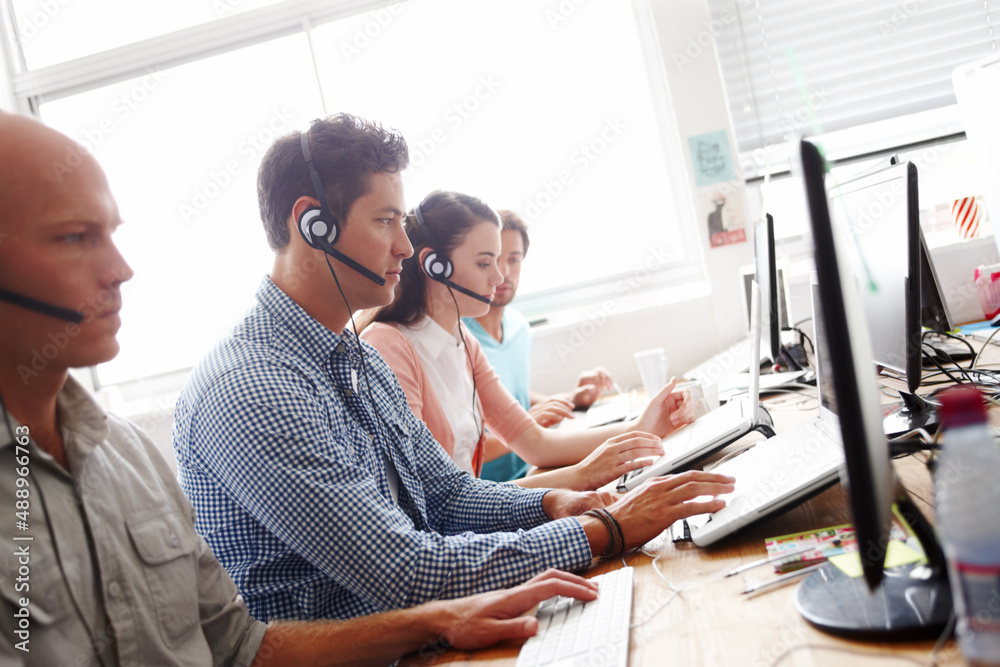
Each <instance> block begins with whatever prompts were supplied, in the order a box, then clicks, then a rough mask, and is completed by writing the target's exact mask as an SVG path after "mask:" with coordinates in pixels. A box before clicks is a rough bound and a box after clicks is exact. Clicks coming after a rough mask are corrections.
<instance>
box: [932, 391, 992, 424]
mask: <svg viewBox="0 0 1000 667" xmlns="http://www.w3.org/2000/svg"><path fill="white" fill-rule="evenodd" d="M940 399H941V407H940V408H939V414H940V416H941V426H942V427H944V428H954V427H957V426H966V425H968V424H980V423H982V422H985V421H986V404H985V402H984V401H983V395H982V394H980V393H979V390H978V389H975V388H973V387H969V386H965V385H959V386H957V387H951V388H949V389H946V390H944V391H943V392H941V395H940Z"/></svg>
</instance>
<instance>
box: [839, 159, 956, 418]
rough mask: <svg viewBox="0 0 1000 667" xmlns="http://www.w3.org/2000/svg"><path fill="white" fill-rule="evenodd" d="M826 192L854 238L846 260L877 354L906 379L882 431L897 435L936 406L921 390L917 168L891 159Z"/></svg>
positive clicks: (933, 415) (883, 364)
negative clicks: (853, 278) (922, 395)
mask: <svg viewBox="0 0 1000 667" xmlns="http://www.w3.org/2000/svg"><path fill="white" fill-rule="evenodd" d="M829 197H830V209H829V210H830V212H831V214H832V216H833V219H834V222H835V223H836V224H837V225H840V226H841V227H842V228H843V229H845V230H846V232H847V234H845V237H846V238H848V239H849V240H850V243H848V244H847V248H845V252H844V257H842V260H841V261H843V262H846V263H847V266H848V267H849V268H850V270H851V271H852V272H853V274H854V276H855V278H856V279H857V281H858V284H859V288H858V291H859V293H860V295H861V303H862V307H863V310H864V314H865V319H866V320H867V324H868V330H869V332H870V334H871V335H872V340H871V345H872V359H873V360H874V361H875V364H876V365H878V366H879V367H881V368H882V369H883V370H884V371H887V372H890V373H893V374H897V375H899V376H901V377H902V378H903V380H904V381H905V383H906V389H904V390H902V391H900V397H901V398H902V399H903V400H902V402H901V403H900V404H899V405H898V406H897V407H896V408H895V409H894V410H892V411H891V412H890V413H889V414H888V415H887V416H886V418H885V422H884V425H883V426H884V428H885V431H886V433H889V434H891V435H896V434H900V433H905V432H907V431H911V430H913V429H916V428H925V427H928V426H931V425H933V424H934V423H936V419H937V418H936V412H935V409H934V405H933V404H931V403H929V402H927V401H925V400H924V399H922V398H920V397H919V396H918V395H917V394H916V390H917V388H918V387H919V386H920V381H921V376H922V368H923V363H922V361H923V359H922V357H923V355H922V348H921V343H920V338H921V307H920V286H921V278H920V275H921V271H920V268H921V261H920V215H919V202H918V199H917V168H916V166H915V165H914V164H913V163H911V162H903V163H900V164H891V165H889V166H887V167H884V168H881V169H878V170H876V171H874V172H869V173H866V174H863V175H861V176H858V177H856V178H852V179H850V180H848V181H845V182H843V183H835V184H833V185H831V186H830V188H829Z"/></svg>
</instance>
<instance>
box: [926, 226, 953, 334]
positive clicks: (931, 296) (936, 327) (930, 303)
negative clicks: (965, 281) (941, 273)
mask: <svg viewBox="0 0 1000 667" xmlns="http://www.w3.org/2000/svg"><path fill="white" fill-rule="evenodd" d="M920 324H921V325H923V326H924V327H925V328H927V329H930V330H931V331H935V332H937V333H946V332H948V331H954V330H955V329H956V327H957V326H958V325H957V324H956V322H955V318H954V317H953V316H952V314H951V308H950V307H949V306H948V302H947V301H945V299H944V294H943V293H942V292H941V280H940V279H939V278H938V275H937V270H936V269H935V268H934V262H933V261H931V253H930V250H929V249H928V248H927V241H926V240H925V239H924V230H923V228H922V227H921V228H920Z"/></svg>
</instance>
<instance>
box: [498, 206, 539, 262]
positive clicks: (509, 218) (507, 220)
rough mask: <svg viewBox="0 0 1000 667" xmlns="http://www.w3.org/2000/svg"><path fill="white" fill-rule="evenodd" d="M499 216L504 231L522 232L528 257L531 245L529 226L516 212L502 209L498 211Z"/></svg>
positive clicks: (525, 253)
mask: <svg viewBox="0 0 1000 667" xmlns="http://www.w3.org/2000/svg"><path fill="white" fill-rule="evenodd" d="M497 215H499V216H500V223H501V224H502V225H503V231H505V232H507V231H512V230H513V231H516V232H520V234H521V239H523V240H524V256H525V257H527V256H528V246H529V245H531V239H529V238H528V224H527V223H526V222H525V221H524V220H523V219H522V218H521V216H519V215H518V214H517V213H514V211H510V210H508V209H505V208H504V209H500V210H499V211H497Z"/></svg>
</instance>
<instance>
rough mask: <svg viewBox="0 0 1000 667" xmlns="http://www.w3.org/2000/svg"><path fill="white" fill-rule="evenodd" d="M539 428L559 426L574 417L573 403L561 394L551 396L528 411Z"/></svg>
mask: <svg viewBox="0 0 1000 667" xmlns="http://www.w3.org/2000/svg"><path fill="white" fill-rule="evenodd" d="M528 414H529V415H531V416H532V417H533V418H534V420H535V421H536V422H538V424H539V426H542V427H543V428H544V427H547V426H552V425H553V424H558V423H559V422H561V421H562V420H563V419H566V418H567V417H572V416H573V402H572V401H571V400H569V399H568V398H566V397H565V396H563V395H561V394H557V395H555V396H549V397H548V398H547V399H545V400H544V401H540V402H538V403H535V404H534V405H532V406H531V409H530V410H528Z"/></svg>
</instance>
